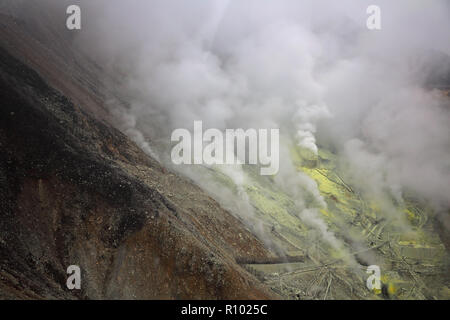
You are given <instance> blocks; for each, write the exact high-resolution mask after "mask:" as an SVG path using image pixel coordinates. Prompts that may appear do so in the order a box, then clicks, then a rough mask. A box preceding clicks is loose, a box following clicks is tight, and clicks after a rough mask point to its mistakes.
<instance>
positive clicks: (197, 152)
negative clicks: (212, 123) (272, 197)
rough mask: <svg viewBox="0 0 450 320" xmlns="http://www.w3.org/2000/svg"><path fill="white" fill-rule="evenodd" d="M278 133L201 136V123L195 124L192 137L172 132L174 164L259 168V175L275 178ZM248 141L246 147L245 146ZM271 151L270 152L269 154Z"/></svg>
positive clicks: (213, 131) (216, 132) (238, 131)
mask: <svg viewBox="0 0 450 320" xmlns="http://www.w3.org/2000/svg"><path fill="white" fill-rule="evenodd" d="M279 139H280V134H279V129H270V132H269V129H259V130H256V129H247V130H244V129H226V130H225V133H224V132H222V131H221V130H219V129H214V128H210V129H207V130H205V132H203V122H202V121H194V134H193V136H192V135H191V132H190V131H189V130H187V129H175V130H174V131H173V132H172V136H171V141H172V142H178V143H177V144H176V145H175V146H174V147H173V148H172V152H171V158H172V162H173V163H174V164H177V165H180V164H206V165H222V164H227V165H234V164H251V165H258V164H259V165H260V166H261V168H260V174H261V175H274V174H276V173H277V172H278V169H279V163H280V159H279ZM247 141H248V143H247ZM269 149H270V152H269Z"/></svg>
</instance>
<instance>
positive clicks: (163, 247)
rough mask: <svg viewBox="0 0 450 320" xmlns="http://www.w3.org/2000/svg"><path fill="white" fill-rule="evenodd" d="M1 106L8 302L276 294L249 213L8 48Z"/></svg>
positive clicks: (1, 221) (0, 247)
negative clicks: (76, 100)
mask: <svg viewBox="0 0 450 320" xmlns="http://www.w3.org/2000/svg"><path fill="white" fill-rule="evenodd" d="M65 81H68V80H67V79H66V80H65ZM77 86H79V84H78V85H77ZM96 98H98V97H96ZM0 101H1V108H0V146H1V151H2V152H1V153H0V298H19V299H30V298H31V299H42V298H45V299H47V298H63V299H73V298H75V299H76V298H82V299H84V298H88V299H91V298H93V299H102V298H144V299H148V298H170V299H171V298H178V299H179V298H229V299H232V298H273V297H275V294H274V293H272V292H271V291H270V290H269V289H267V288H266V287H265V286H263V285H262V284H260V282H259V281H258V280H257V279H256V278H254V277H253V276H252V275H251V274H249V273H248V272H247V271H245V270H244V269H243V268H241V267H240V266H239V265H238V264H237V263H236V260H235V259H236V258H238V259H265V258H268V257H270V254H269V252H268V251H267V250H266V249H265V248H264V246H263V245H262V243H261V242H260V241H259V240H258V239H256V238H255V236H254V235H252V234H251V233H250V232H249V231H248V230H247V229H246V228H245V227H244V225H243V224H242V223H241V222H240V221H239V220H237V219H236V218H235V217H233V216H232V215H231V214H229V213H228V212H227V211H225V210H223V209H222V208H221V207H220V206H219V205H218V204H217V203H216V202H215V201H214V200H213V199H212V198H210V197H209V196H208V195H206V194H205V193H204V192H203V191H202V190H201V189H200V188H198V187H196V186H195V185H193V184H191V183H190V182H188V181H186V180H184V179H182V178H180V177H179V176H177V175H175V174H173V173H171V172H168V171H167V170H165V169H164V168H163V167H161V166H160V165H159V164H158V163H157V162H156V161H154V160H153V159H151V158H149V157H148V156H147V155H145V154H144V153H143V152H142V151H141V150H140V149H139V148H138V147H137V146H136V145H135V144H134V143H132V142H131V141H130V140H129V139H128V138H127V137H126V136H125V135H123V134H122V133H120V132H119V131H117V130H116V129H114V128H113V127H111V126H110V125H109V124H107V123H105V122H102V121H99V120H97V119H95V117H94V116H92V115H91V113H90V112H88V111H86V110H85V108H84V107H83V105H74V104H73V103H72V101H71V99H70V98H69V97H66V96H64V95H63V94H61V93H60V92H58V91H57V90H55V89H53V88H52V87H50V86H49V85H48V84H47V83H46V82H45V80H44V79H42V78H41V77H40V76H39V74H38V73H36V72H35V71H33V70H32V69H30V68H29V67H28V66H27V65H25V64H24V63H22V62H21V61H20V60H18V59H16V58H15V57H13V56H12V55H11V54H10V52H8V51H7V50H5V49H4V48H1V49H0ZM69 265H79V266H80V267H81V270H82V287H81V290H73V291H70V290H68V289H67V288H66V279H67V275H66V269H67V267H68V266H69Z"/></svg>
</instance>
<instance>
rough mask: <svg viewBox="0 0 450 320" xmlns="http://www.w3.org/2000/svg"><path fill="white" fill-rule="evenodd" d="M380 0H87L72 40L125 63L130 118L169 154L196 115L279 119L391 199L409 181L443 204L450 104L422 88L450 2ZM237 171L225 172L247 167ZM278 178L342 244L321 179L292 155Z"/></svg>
mask: <svg viewBox="0 0 450 320" xmlns="http://www.w3.org/2000/svg"><path fill="white" fill-rule="evenodd" d="M372 2H373V1H371V2H368V1H339V2H337V1H331V0H330V1H317V0H315V1H297V0H292V1H260V0H244V1H237V0H235V1H232V0H230V1H229V0H211V1H198V0H197V1H196V0H193V1H168V0H152V1H144V0H141V1H138V0H130V1H119V0H116V1H111V0H109V1H94V2H91V1H89V2H88V1H86V2H85V3H82V6H83V7H84V8H85V12H87V15H88V16H87V18H86V17H85V18H84V24H83V30H82V32H81V33H80V37H79V39H78V41H79V43H80V44H81V45H82V46H83V48H84V49H85V50H86V51H88V52H89V53H90V54H91V55H93V56H94V57H97V58H98V59H99V60H101V61H102V62H106V63H107V64H108V65H109V66H110V67H111V69H112V70H114V71H116V72H119V73H120V74H122V75H123V83H122V85H123V88H122V89H123V90H124V91H125V92H126V93H127V94H128V95H129V96H130V97H132V100H131V102H132V103H131V107H130V109H129V110H128V111H126V114H127V119H128V120H127V121H128V122H127V125H126V129H127V130H129V132H130V133H131V134H132V135H133V136H134V137H135V139H136V140H137V141H138V142H139V143H140V144H141V145H142V146H143V147H144V148H145V149H146V150H147V152H149V153H151V154H158V155H159V157H160V159H161V161H166V162H169V160H168V159H167V154H170V152H167V143H168V142H169V140H170V133H171V131H172V130H173V129H175V128H188V129H192V124H193V121H194V120H203V123H204V127H206V128H209V127H214V128H218V129H222V130H224V129H225V128H244V129H245V128H280V131H281V133H282V134H284V136H285V139H284V141H285V142H286V145H288V144H289V143H295V144H297V145H299V146H300V147H301V148H302V149H306V150H309V151H311V152H312V153H313V154H317V148H318V143H319V144H322V145H327V147H329V148H331V149H333V150H335V151H336V152H337V153H338V154H339V155H340V156H341V158H342V159H343V165H342V166H343V167H344V168H346V169H347V170H346V172H347V173H348V177H349V179H351V182H352V183H353V184H354V185H356V186H357V187H359V188H361V189H363V190H365V191H366V192H368V193H369V194H372V195H373V196H374V197H377V199H379V200H380V201H382V202H385V203H386V206H387V207H389V203H391V202H392V200H390V199H391V198H392V196H393V197H394V198H396V199H397V200H398V201H401V198H402V196H403V192H404V191H405V190H409V191H412V192H414V193H416V194H418V195H419V196H422V197H424V198H425V199H427V200H429V201H431V202H432V204H433V205H434V206H435V208H438V209H439V210H441V211H446V210H448V208H450V196H449V191H448V190H450V108H449V103H448V100H446V99H444V98H443V97H442V96H441V95H440V94H439V93H437V92H436V91H433V90H429V89H426V88H425V87H426V81H427V80H428V79H429V77H430V76H433V74H432V73H433V72H434V71H435V70H439V71H442V68H439V66H438V67H437V68H436V64H437V63H438V62H437V60H436V57H437V56H444V57H446V55H449V54H450V42H449V39H450V8H449V4H448V2H446V1H437V0H435V1H432V2H429V1H428V2H424V1H419V0H408V1H395V2H394V1H375V2H374V3H372ZM370 4H377V5H379V6H380V7H381V12H382V30H379V31H370V30H368V29H367V28H366V19H367V14H366V8H367V7H368V5H370ZM446 58H448V56H447V57H446ZM440 61H441V60H440ZM448 71H449V70H446V71H445V72H448ZM130 120H131V122H130ZM145 143H148V144H145ZM165 157H166V158H165ZM169 163H170V162H169ZM236 170H238V171H237V172H234V173H229V176H230V177H232V178H233V179H234V178H235V177H236V176H239V177H240V179H241V180H242V179H245V177H243V176H242V172H240V171H239V170H240V168H239V169H236ZM225 171H226V172H228V171H229V170H228V169H227V170H225ZM191 173H192V172H191ZM191 175H192V176H193V177H195V174H191ZM197 180H198V181H203V182H205V179H204V177H199V176H197ZM275 182H276V183H277V184H278V185H279V186H280V187H281V188H282V189H283V190H286V192H288V193H289V194H291V195H292V196H294V197H295V198H296V199H297V200H296V201H297V202H298V203H297V204H298V207H299V212H300V214H301V215H302V217H303V218H304V219H305V220H308V221H310V222H311V223H312V224H315V226H316V228H318V229H319V230H321V233H322V235H323V236H324V238H326V239H328V240H329V241H330V242H334V243H337V240H336V239H335V238H334V236H333V235H332V234H331V233H330V232H329V231H328V230H327V229H326V226H325V225H324V224H323V222H322V221H320V220H318V219H319V218H318V215H317V210H318V209H320V208H321V207H324V206H326V204H325V203H324V201H323V199H322V198H321V196H320V194H319V192H318V190H317V186H315V184H314V182H313V181H312V180H311V179H309V178H308V177H307V176H306V175H302V174H301V173H298V172H297V171H296V170H295V169H294V167H293V164H292V163H291V160H290V157H289V156H288V155H287V156H281V159H280V173H279V176H278V177H277V178H275ZM240 185H242V181H241V183H240ZM405 188H406V189H405ZM240 192H241V195H242V193H243V192H244V193H245V191H243V190H240ZM306 193H310V194H312V195H314V197H315V199H316V201H315V204H314V205H313V206H312V207H311V206H308V205H307V204H306V203H305V201H304V195H305V194H306ZM242 199H244V200H245V195H243V196H242V197H241V200H242ZM387 211H389V210H387ZM386 214H388V215H389V214H395V213H394V212H388V213H386Z"/></svg>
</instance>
